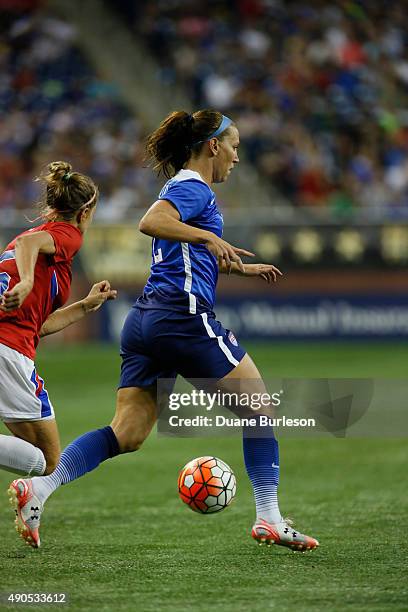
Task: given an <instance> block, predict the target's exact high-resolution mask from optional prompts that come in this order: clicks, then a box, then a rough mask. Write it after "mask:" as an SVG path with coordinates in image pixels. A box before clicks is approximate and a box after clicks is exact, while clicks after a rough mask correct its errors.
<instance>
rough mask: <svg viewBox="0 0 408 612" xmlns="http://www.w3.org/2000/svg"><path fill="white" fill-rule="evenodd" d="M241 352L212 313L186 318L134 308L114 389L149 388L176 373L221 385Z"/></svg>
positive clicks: (128, 318)
mask: <svg viewBox="0 0 408 612" xmlns="http://www.w3.org/2000/svg"><path fill="white" fill-rule="evenodd" d="M245 353H246V351H245V350H244V349H243V348H242V347H241V346H240V345H239V344H238V342H237V340H236V339H235V336H234V334H233V333H232V332H231V331H230V330H228V329H224V327H223V326H222V325H221V323H220V322H219V321H217V320H216V319H215V315H214V313H212V312H204V313H202V314H197V315H191V314H184V313H180V312H175V311H170V310H159V309H142V308H139V307H138V306H133V308H131V310H130V312H129V314H128V316H127V318H126V321H125V324H124V326H123V329H122V335H121V347H120V354H121V357H122V367H121V376H120V382H119V388H122V387H148V386H150V385H152V384H154V383H155V382H156V381H157V379H158V378H175V377H176V376H177V374H180V375H181V376H183V377H184V378H186V379H193V378H211V379H215V380H220V379H221V378H223V377H224V376H226V375H227V374H228V373H229V372H231V370H233V369H234V368H235V367H236V366H237V365H238V364H239V362H240V361H241V360H242V358H243V357H244V355H245Z"/></svg>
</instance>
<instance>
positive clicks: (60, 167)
mask: <svg viewBox="0 0 408 612" xmlns="http://www.w3.org/2000/svg"><path fill="white" fill-rule="evenodd" d="M36 180H37V181H41V182H42V183H43V184H44V185H45V193H44V196H43V198H42V200H41V202H40V203H39V209H40V214H41V217H43V218H44V219H47V220H48V221H53V220H54V219H55V218H57V217H61V218H62V219H64V220H65V221H70V220H71V219H73V218H74V217H75V215H76V213H77V212H78V211H79V210H80V209H81V208H82V207H83V206H85V205H86V204H89V206H90V207H93V206H95V204H96V202H97V200H98V195H99V192H98V187H97V186H96V185H95V183H94V182H93V180H92V179H91V178H90V177H89V176H86V175H85V174H80V173H79V172H74V171H73V169H72V166H71V164H69V163H68V162H65V161H56V162H52V163H51V164H49V165H48V166H47V171H46V173H44V174H42V175H41V176H39V177H38V178H37V179H36Z"/></svg>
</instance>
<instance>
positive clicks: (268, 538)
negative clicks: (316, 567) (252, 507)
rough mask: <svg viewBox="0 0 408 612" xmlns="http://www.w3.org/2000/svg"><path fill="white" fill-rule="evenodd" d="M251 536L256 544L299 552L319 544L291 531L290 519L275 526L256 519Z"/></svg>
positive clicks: (310, 538)
mask: <svg viewBox="0 0 408 612" xmlns="http://www.w3.org/2000/svg"><path fill="white" fill-rule="evenodd" d="M251 535H252V537H253V538H254V540H256V541H257V542H258V544H266V545H270V544H278V545H279V546H287V547H288V548H291V549H292V550H294V551H300V552H306V551H308V550H313V549H314V548H317V547H318V546H319V542H318V541H317V540H315V538H312V537H311V536H308V535H304V534H303V533H299V531H296V530H295V529H293V527H292V521H291V520H290V519H286V520H283V521H281V522H280V523H275V524H272V523H267V522H266V521H264V520H263V519H257V520H256V521H255V525H254V526H253V527H252V532H251Z"/></svg>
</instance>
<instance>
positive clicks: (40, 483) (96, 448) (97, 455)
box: [32, 426, 120, 503]
mask: <svg viewBox="0 0 408 612" xmlns="http://www.w3.org/2000/svg"><path fill="white" fill-rule="evenodd" d="M119 452H120V451H119V444H118V441H117V438H116V436H115V434H114V432H113V429H112V428H111V427H110V426H108V427H103V428H102V429H95V430H94V431H88V432H87V433H86V434H83V435H82V436H80V437H79V438H77V439H76V440H74V441H73V442H71V444H69V445H68V446H67V447H66V448H65V449H64V450H63V452H62V453H61V458H60V461H59V463H58V465H57V467H56V468H55V471H54V472H53V473H52V474H49V476H39V477H35V478H33V479H32V484H33V491H34V493H35V495H36V496H37V497H38V498H39V499H40V501H41V502H43V503H44V502H45V500H46V499H47V498H48V497H49V495H51V493H52V492H53V491H55V489H57V488H58V487H59V486H61V485H63V484H67V483H68V482H71V481H72V480H76V479H77V478H80V477H81V476H83V475H84V474H86V473H87V472H91V471H92V470H94V469H95V468H97V467H98V465H99V464H100V463H102V461H105V460H106V459H110V458H112V457H115V456H116V455H118V454H119Z"/></svg>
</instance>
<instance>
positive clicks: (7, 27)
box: [0, 1, 152, 224]
mask: <svg viewBox="0 0 408 612" xmlns="http://www.w3.org/2000/svg"><path fill="white" fill-rule="evenodd" d="M37 4H39V3H38V2H32V1H31V2H16V3H15V4H14V5H13V3H8V5H9V10H8V11H7V10H2V19H1V26H0V66H1V70H0V72H1V76H0V177H1V178H0V224H2V222H4V223H6V222H8V223H12V222H13V219H14V218H15V216H16V213H18V212H19V211H21V210H26V209H29V208H30V207H31V206H32V204H33V203H35V202H36V201H38V199H39V192H38V189H39V187H38V184H37V183H35V182H33V177H34V176H36V175H38V174H39V173H40V172H41V170H42V169H43V168H44V166H45V164H47V163H48V162H49V161H51V160H54V159H67V160H69V161H71V162H72V163H73V165H74V166H75V167H76V168H78V169H79V170H80V171H82V172H84V173H86V174H89V175H91V176H92V177H93V178H94V179H95V181H96V182H97V183H98V185H99V187H100V191H101V198H100V203H99V207H98V211H97V215H98V217H99V218H100V219H106V220H110V221H115V220H116V219H121V218H123V217H124V216H125V215H126V214H127V213H128V212H129V211H130V210H132V208H135V207H137V206H138V205H140V206H142V205H143V206H145V205H146V201H150V200H151V192H149V190H150V189H152V185H151V184H150V183H149V180H151V179H150V177H151V173H147V172H146V171H144V170H143V169H142V164H141V157H142V140H143V138H144V136H145V130H144V127H143V125H141V123H140V121H139V120H138V118H137V117H135V116H133V115H131V114H130V112H129V111H128V110H127V109H126V108H125V107H124V106H123V104H122V103H121V101H120V92H118V91H117V90H116V89H115V86H114V85H113V84H112V83H109V82H106V81H105V80H104V79H103V78H102V77H101V76H100V75H98V74H96V73H95V70H94V68H92V67H91V66H90V65H89V63H88V62H87V60H86V58H85V57H84V55H83V53H82V52H81V50H80V47H79V46H78V44H77V33H76V30H75V28H74V27H73V26H72V25H71V24H68V23H66V22H65V21H62V20H61V19H59V18H56V17H54V16H52V15H50V14H48V13H44V12H43V11H42V10H41V7H39V8H38V7H37V6H36V5H37ZM146 192H147V193H146ZM147 194H148V195H147ZM145 195H146V197H145Z"/></svg>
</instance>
